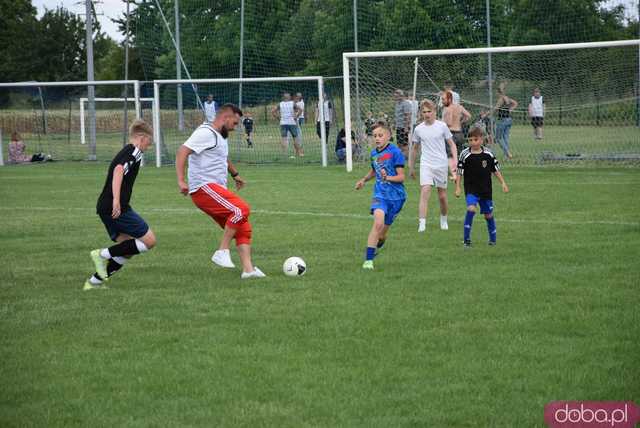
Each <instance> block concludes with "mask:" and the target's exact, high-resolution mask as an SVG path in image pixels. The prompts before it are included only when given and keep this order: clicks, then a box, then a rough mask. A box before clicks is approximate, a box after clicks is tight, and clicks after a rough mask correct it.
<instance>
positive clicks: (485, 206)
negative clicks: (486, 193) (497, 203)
mask: <svg viewBox="0 0 640 428" xmlns="http://www.w3.org/2000/svg"><path fill="white" fill-rule="evenodd" d="M477 204H480V213H481V214H491V213H492V212H493V201H492V200H491V199H484V198H479V197H478V196H476V195H474V194H473V193H467V206H470V205H473V206H476V205H477Z"/></svg>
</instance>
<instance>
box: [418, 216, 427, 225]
mask: <svg viewBox="0 0 640 428" xmlns="http://www.w3.org/2000/svg"><path fill="white" fill-rule="evenodd" d="M426 225H427V219H426V218H421V219H418V226H420V227H425V226H426Z"/></svg>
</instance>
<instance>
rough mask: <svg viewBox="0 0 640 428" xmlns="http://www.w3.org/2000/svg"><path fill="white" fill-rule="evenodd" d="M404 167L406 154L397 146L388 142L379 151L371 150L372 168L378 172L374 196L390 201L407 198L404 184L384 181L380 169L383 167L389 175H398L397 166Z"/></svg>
mask: <svg viewBox="0 0 640 428" xmlns="http://www.w3.org/2000/svg"><path fill="white" fill-rule="evenodd" d="M398 167H400V168H404V155H403V154H402V152H401V151H400V149H399V148H398V147H397V146H394V145H393V144H387V147H385V148H384V149H382V150H380V151H378V149H377V148H374V149H373V150H371V168H373V170H374V171H375V172H376V185H375V187H374V188H373V197H374V198H376V199H385V200H388V201H398V200H401V199H406V198H407V193H406V192H405V190H404V184H402V183H392V182H389V181H384V180H383V179H382V175H381V174H380V171H381V170H382V168H384V170H385V171H386V172H387V175H388V176H394V175H397V173H396V168H398Z"/></svg>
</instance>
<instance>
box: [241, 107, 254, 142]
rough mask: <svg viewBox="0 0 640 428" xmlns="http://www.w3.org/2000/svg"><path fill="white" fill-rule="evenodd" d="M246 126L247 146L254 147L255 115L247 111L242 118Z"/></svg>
mask: <svg viewBox="0 0 640 428" xmlns="http://www.w3.org/2000/svg"><path fill="white" fill-rule="evenodd" d="M242 125H243V126H244V135H245V137H246V138H247V147H253V116H252V115H251V113H250V112H246V113H245V115H244V119H243V120H242Z"/></svg>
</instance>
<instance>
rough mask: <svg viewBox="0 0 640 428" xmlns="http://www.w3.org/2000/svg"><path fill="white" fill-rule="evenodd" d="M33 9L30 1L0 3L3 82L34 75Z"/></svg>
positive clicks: (9, 0) (4, 0)
mask: <svg viewBox="0 0 640 428" xmlns="http://www.w3.org/2000/svg"><path fill="white" fill-rule="evenodd" d="M37 24H38V21H37V19H36V8H35V7H33V6H32V5H31V1H29V0H0V55H1V56H2V61H0V76H2V80H3V81H6V82H16V81H24V80H30V79H32V78H33V74H34V73H35V72H36V71H37V66H36V64H35V59H36V58H37V54H36V52H35V49H34V48H35V47H36V45H37V42H36V40H37V38H36V37H34V35H36V34H37V30H36V28H37Z"/></svg>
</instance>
